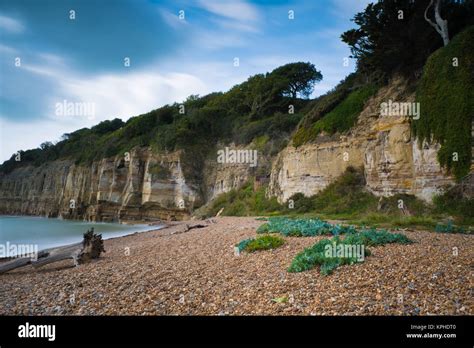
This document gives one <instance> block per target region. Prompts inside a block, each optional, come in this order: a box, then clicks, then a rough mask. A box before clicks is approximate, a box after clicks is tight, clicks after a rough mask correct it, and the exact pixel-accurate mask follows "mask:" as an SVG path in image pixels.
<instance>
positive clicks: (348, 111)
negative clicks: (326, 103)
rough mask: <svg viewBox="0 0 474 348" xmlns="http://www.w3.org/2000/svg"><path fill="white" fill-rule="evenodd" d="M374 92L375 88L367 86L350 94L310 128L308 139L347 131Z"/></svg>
mask: <svg viewBox="0 0 474 348" xmlns="http://www.w3.org/2000/svg"><path fill="white" fill-rule="evenodd" d="M375 92H377V88H376V87H375V86H372V85H367V86H364V87H361V88H359V89H357V90H355V91H353V92H351V93H350V94H349V95H348V96H347V98H346V99H344V101H343V102H341V103H340V104H338V105H337V106H336V107H335V108H334V109H333V110H332V111H330V112H329V113H327V114H326V115H325V116H324V117H323V118H321V119H320V120H319V121H317V122H316V123H315V124H314V125H313V126H312V128H311V135H310V139H311V140H313V139H315V138H316V136H317V135H318V134H320V133H321V132H325V133H327V134H334V133H336V132H339V133H342V132H345V131H347V130H349V129H350V128H351V127H352V126H353V125H354V124H355V123H356V121H357V118H358V116H359V114H360V112H361V111H362V110H363V108H364V105H365V103H366V101H367V100H368V99H369V98H370V97H371V96H372V95H374V94H375Z"/></svg>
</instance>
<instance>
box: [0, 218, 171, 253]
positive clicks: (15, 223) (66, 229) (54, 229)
mask: <svg viewBox="0 0 474 348" xmlns="http://www.w3.org/2000/svg"><path fill="white" fill-rule="evenodd" d="M91 227H94V232H95V233H98V234H102V238H103V239H109V238H115V237H121V236H125V235H127V234H132V233H135V232H145V231H149V230H156V229H159V228H161V227H163V226H160V225H158V226H149V225H125V224H119V223H108V222H84V221H76V220H62V219H57V218H46V217H38V216H8V215H2V216H0V247H2V246H3V249H4V248H5V247H6V246H7V245H8V246H11V245H35V246H36V247H37V248H38V249H37V250H43V249H47V248H52V247H57V246H62V245H67V244H73V243H77V242H80V241H81V240H82V238H83V234H84V233H85V232H87V230H88V229H90V228H91ZM11 250H13V249H11ZM10 256H11V255H10Z"/></svg>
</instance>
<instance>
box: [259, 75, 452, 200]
mask: <svg viewBox="0 0 474 348" xmlns="http://www.w3.org/2000/svg"><path fill="white" fill-rule="evenodd" d="M406 90H407V87H406V86H405V82H404V81H403V80H394V81H392V83H391V84H389V85H388V86H387V87H384V88H382V89H381V90H380V91H379V92H378V93H377V94H376V95H375V96H374V97H372V98H371V99H370V100H369V101H368V103H367V104H366V107H365V108H364V110H363V111H362V112H361V114H360V115H359V118H358V122H357V124H356V125H355V127H353V128H352V129H351V131H350V133H349V134H348V135H346V136H340V137H336V138H335V137H327V136H324V135H322V136H321V137H320V139H318V140H317V141H316V143H314V144H307V145H303V146H300V147H298V148H295V147H293V146H289V147H287V148H285V149H284V150H283V151H282V152H281V153H280V154H279V155H278V156H277V159H276V160H275V161H274V163H273V167H272V172H271V179H270V185H269V191H268V194H269V195H271V196H276V197H277V198H278V200H279V201H280V202H284V201H286V200H287V199H288V198H290V197H291V196H292V195H293V194H295V193H297V192H302V193H304V194H305V195H306V196H311V195H314V194H316V193H317V192H319V191H321V190H322V189H324V188H325V187H326V186H327V185H328V184H329V183H331V182H332V181H333V180H334V179H335V178H336V177H338V176H339V175H341V174H342V173H343V172H344V171H345V169H346V168H347V167H348V166H354V167H362V168H364V172H365V177H366V181H367V188H368V189H369V190H370V191H371V192H373V193H374V194H375V195H379V196H390V195H393V194H397V193H407V194H413V195H415V196H417V197H419V198H421V199H424V200H426V201H430V200H431V199H432V198H433V196H434V194H436V193H438V192H439V191H440V190H441V189H442V188H443V187H444V186H446V185H450V184H452V183H453V180H452V178H451V177H449V176H447V175H446V173H445V171H444V170H443V169H442V168H441V167H440V165H439V163H438V160H437V158H436V155H437V151H438V149H439V147H438V146H436V145H433V146H429V145H427V144H423V146H422V148H421V149H420V148H419V146H418V142H417V139H414V138H413V137H412V136H411V132H410V119H409V117H407V116H381V115H380V105H381V103H383V102H388V101H389V100H392V101H396V102H414V95H413V94H409V95H407V94H406ZM421 107H422V106H421Z"/></svg>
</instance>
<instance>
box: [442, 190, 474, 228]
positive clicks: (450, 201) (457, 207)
mask: <svg viewBox="0 0 474 348" xmlns="http://www.w3.org/2000/svg"><path fill="white" fill-rule="evenodd" d="M433 203H434V213H437V214H449V215H450V216H456V217H458V219H457V223H462V224H468V225H469V224H470V225H474V198H465V197H463V195H462V194H461V193H460V192H459V191H456V190H449V191H447V192H445V193H444V194H442V195H438V196H435V197H434V199H433Z"/></svg>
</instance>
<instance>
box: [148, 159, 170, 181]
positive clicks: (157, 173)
mask: <svg viewBox="0 0 474 348" xmlns="http://www.w3.org/2000/svg"><path fill="white" fill-rule="evenodd" d="M148 171H149V172H150V174H152V176H153V179H155V180H156V179H158V180H165V179H168V178H169V177H170V175H171V171H170V169H169V168H168V167H165V166H163V165H161V164H159V163H156V164H154V165H151V166H150V167H149V168H148Z"/></svg>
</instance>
